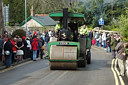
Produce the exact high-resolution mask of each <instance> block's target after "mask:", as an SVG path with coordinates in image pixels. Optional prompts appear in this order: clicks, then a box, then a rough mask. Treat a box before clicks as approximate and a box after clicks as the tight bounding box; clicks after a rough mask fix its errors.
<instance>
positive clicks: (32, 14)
mask: <svg viewBox="0 0 128 85" xmlns="http://www.w3.org/2000/svg"><path fill="white" fill-rule="evenodd" d="M31 16H32V17H33V16H35V13H34V9H33V6H32V8H31Z"/></svg>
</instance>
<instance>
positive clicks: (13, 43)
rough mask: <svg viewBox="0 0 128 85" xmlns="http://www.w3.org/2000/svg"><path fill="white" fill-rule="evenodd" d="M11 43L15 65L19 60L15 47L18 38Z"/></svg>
mask: <svg viewBox="0 0 128 85" xmlns="http://www.w3.org/2000/svg"><path fill="white" fill-rule="evenodd" d="M11 43H12V50H13V53H12V63H13V62H15V61H16V60H17V56H16V53H17V49H16V46H15V44H16V38H14V39H11Z"/></svg>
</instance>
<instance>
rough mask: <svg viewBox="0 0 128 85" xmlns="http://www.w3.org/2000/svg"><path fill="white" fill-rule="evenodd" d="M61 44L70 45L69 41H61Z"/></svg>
mask: <svg viewBox="0 0 128 85" xmlns="http://www.w3.org/2000/svg"><path fill="white" fill-rule="evenodd" d="M59 45H69V42H59Z"/></svg>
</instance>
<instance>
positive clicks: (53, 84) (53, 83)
mask: <svg viewBox="0 0 128 85" xmlns="http://www.w3.org/2000/svg"><path fill="white" fill-rule="evenodd" d="M67 72H68V71H65V72H64V73H63V74H61V75H60V76H59V77H58V78H57V79H56V80H54V82H52V84H50V85H55V84H56V82H57V81H58V80H60V78H62V77H63V76H64V75H65V74H66V73H67Z"/></svg>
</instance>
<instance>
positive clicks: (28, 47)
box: [26, 38, 32, 58]
mask: <svg viewBox="0 0 128 85" xmlns="http://www.w3.org/2000/svg"><path fill="white" fill-rule="evenodd" d="M26 42H27V53H26V54H27V55H26V56H28V57H29V58H31V55H30V51H31V49H32V47H31V42H30V40H29V38H27V39H26Z"/></svg>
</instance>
